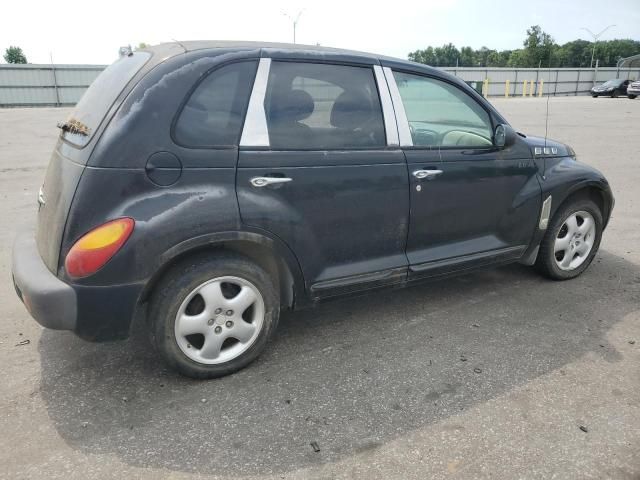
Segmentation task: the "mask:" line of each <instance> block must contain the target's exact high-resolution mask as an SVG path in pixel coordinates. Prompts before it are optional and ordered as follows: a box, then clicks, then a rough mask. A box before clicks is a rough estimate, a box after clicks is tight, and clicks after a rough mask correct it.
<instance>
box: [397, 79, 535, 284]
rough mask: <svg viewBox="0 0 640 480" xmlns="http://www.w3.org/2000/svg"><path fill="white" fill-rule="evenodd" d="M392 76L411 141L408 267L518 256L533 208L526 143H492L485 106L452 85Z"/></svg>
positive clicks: (429, 270)
mask: <svg viewBox="0 0 640 480" xmlns="http://www.w3.org/2000/svg"><path fill="white" fill-rule="evenodd" d="M393 79H394V80H395V84H396V85H397V92H398V93H399V97H400V98H401V100H402V104H403V107H404V110H405V113H406V118H407V121H408V124H409V130H410V137H411V142H410V143H411V144H412V145H406V146H405V153H406V156H407V164H408V168H409V176H410V191H411V194H410V198H411V218H410V228H409V237H408V242H407V256H408V258H409V262H410V265H411V267H410V269H411V274H412V275H413V276H425V275H426V276H429V275H437V274H441V273H446V272H449V271H455V270H461V269H464V268H469V267H470V266H476V265H484V264H490V263H495V262H499V261H508V260H512V259H515V258H519V257H520V256H521V255H522V254H523V253H524V250H525V249H526V247H527V246H528V244H529V241H530V240H531V238H532V235H533V232H534V229H535V228H536V224H537V221H538V217H539V212H540V186H539V183H538V180H537V177H536V173H537V169H536V166H535V164H534V162H533V159H532V158H531V153H530V151H529V149H528V148H527V147H526V145H525V144H524V142H522V141H521V140H520V139H518V140H517V141H516V144H515V145H513V146H510V147H508V148H504V149H498V148H496V147H494V145H493V123H492V120H491V116H490V113H489V112H488V110H487V109H485V108H484V107H483V105H482V104H481V103H480V102H478V101H477V100H476V99H475V98H473V97H472V96H471V95H469V94H468V93H467V92H465V91H464V90H463V89H462V88H460V87H459V86H457V85H455V84H453V83H448V82H446V81H444V80H441V79H437V78H433V77H429V76H422V75H417V74H413V73H404V72H397V71H394V72H393ZM392 88H393V87H392ZM399 121H400V120H399Z"/></svg>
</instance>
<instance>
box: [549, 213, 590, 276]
mask: <svg viewBox="0 0 640 480" xmlns="http://www.w3.org/2000/svg"><path fill="white" fill-rule="evenodd" d="M595 238H596V222H595V220H594V218H593V216H592V215H591V214H590V213H589V212H585V211H579V212H574V213H572V214H571V215H569V217H568V218H567V219H566V220H565V221H564V223H563V224H562V226H561V227H560V230H559V231H558V235H557V236H556V240H555V242H554V256H555V261H556V264H557V265H558V268H560V269H561V270H574V269H576V268H578V267H579V266H580V265H582V264H583V263H584V262H585V260H586V259H587V258H588V257H589V253H591V249H592V248H593V243H594V241H595Z"/></svg>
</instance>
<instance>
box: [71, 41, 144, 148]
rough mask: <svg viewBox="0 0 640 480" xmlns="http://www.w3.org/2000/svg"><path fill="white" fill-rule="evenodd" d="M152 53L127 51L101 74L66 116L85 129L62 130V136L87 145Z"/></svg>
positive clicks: (72, 141) (80, 144)
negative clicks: (128, 53)
mask: <svg viewBox="0 0 640 480" xmlns="http://www.w3.org/2000/svg"><path fill="white" fill-rule="evenodd" d="M150 57H151V54H150V53H148V52H135V53H133V54H132V55H125V56H123V57H121V58H119V59H118V60H116V61H115V62H114V63H112V64H111V65H109V66H108V67H107V68H106V69H105V70H104V71H103V72H102V73H101V74H100V75H98V78H96V79H95V80H94V81H93V83H92V84H91V86H90V87H89V89H88V90H87V91H86V92H85V93H84V95H83V96H82V98H81V99H80V101H79V102H78V104H77V105H76V108H75V109H74V111H73V113H72V114H71V115H70V116H69V118H68V120H67V124H73V125H76V126H78V127H79V128H80V130H82V131H83V132H84V133H82V134H81V133H78V132H77V131H75V130H73V129H72V130H71V131H64V130H63V133H62V136H63V138H64V139H65V140H67V141H68V142H70V143H73V144H75V145H77V146H80V147H83V146H85V145H86V144H87V143H88V142H89V140H90V139H91V135H92V134H93V133H94V132H95V131H96V129H97V128H98V127H99V126H100V122H101V121H102V119H103V118H104V116H105V115H106V114H107V112H108V111H109V108H111V105H113V102H115V100H116V98H118V95H120V92H122V90H124V87H125V86H126V85H127V83H128V82H129V80H131V79H132V78H133V76H134V75H135V74H136V73H138V71H139V70H140V69H141V68H142V66H143V65H144V64H145V63H147V60H149V58H150Z"/></svg>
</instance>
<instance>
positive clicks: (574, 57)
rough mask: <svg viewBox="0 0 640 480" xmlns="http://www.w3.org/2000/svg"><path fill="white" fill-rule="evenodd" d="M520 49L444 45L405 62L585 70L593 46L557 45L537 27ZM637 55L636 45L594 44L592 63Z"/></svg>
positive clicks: (639, 49)
mask: <svg viewBox="0 0 640 480" xmlns="http://www.w3.org/2000/svg"><path fill="white" fill-rule="evenodd" d="M523 46H524V48H521V49H518V50H502V51H496V50H491V49H489V48H487V47H482V48H480V49H479V50H474V49H472V48H471V47H462V48H461V49H460V50H458V49H457V48H456V47H455V46H454V45H453V44H451V43H448V44H446V45H443V46H442V47H435V48H434V47H427V48H425V49H423V50H416V51H415V52H411V53H410V54H409V60H413V61H414V62H419V63H426V64H427V65H433V66H434V67H455V66H456V65H459V66H461V67H516V68H522V67H531V68H538V67H542V68H547V67H570V68H576V67H580V68H588V67H589V65H590V64H591V53H592V51H593V43H592V42H588V41H586V40H573V41H571V42H567V43H565V44H564V45H558V44H556V42H555V41H554V40H553V37H552V36H551V35H549V34H548V33H545V32H544V31H543V30H542V28H541V27H540V26H539V25H533V26H531V27H530V28H529V29H527V37H526V38H525V40H524V42H523ZM637 54H640V41H637V40H630V39H622V40H608V41H603V42H598V43H597V44H596V48H595V55H594V59H595V60H598V61H599V64H600V66H602V67H615V66H616V64H617V63H618V61H619V60H620V59H621V58H625V57H630V56H632V55H637Z"/></svg>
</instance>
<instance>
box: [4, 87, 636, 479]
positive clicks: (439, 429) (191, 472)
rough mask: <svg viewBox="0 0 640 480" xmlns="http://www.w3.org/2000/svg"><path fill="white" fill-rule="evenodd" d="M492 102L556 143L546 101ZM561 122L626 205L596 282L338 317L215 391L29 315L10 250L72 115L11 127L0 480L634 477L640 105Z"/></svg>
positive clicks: (539, 284)
mask: <svg viewBox="0 0 640 480" xmlns="http://www.w3.org/2000/svg"><path fill="white" fill-rule="evenodd" d="M494 104H495V105H496V106H497V108H498V109H499V110H500V111H501V112H503V113H504V114H505V116H506V117H507V118H508V119H509V120H510V122H511V124H512V125H513V126H514V127H515V128H516V129H518V130H520V131H523V132H526V133H530V134H535V135H544V132H545V107H546V100H545V99H538V98H514V99H509V100H506V99H497V100H494ZM549 106H550V117H549V136H550V137H551V138H554V139H556V140H560V141H563V142H566V143H568V144H570V145H571V146H572V147H573V148H574V149H575V150H576V152H577V154H578V158H579V160H581V161H583V162H586V163H589V164H591V165H593V166H595V167H597V168H599V169H600V170H602V171H603V172H604V173H605V175H606V176H607V178H608V179H609V180H610V182H611V183H612V186H613V190H614V194H615V196H616V207H615V209H614V211H613V217H612V220H611V223H610V226H609V227H608V229H607V230H606V231H605V234H604V238H603V242H602V246H601V249H600V252H599V254H598V256H597V257H596V259H595V260H594V263H593V265H592V266H591V267H590V269H589V270H588V271H587V272H586V273H585V274H584V275H583V276H581V277H579V278H577V279H576V280H573V281H569V282H562V283H558V282H552V281H549V280H545V279H543V278H541V277H539V276H538V275H537V274H536V273H535V272H534V271H532V270H531V269H530V268H527V267H524V266H520V265H512V266H508V267H504V268H499V269H494V270H489V271H484V272H479V273H475V274H471V275H468V276H464V277H457V278H454V279H447V280H440V281H438V282H433V283H428V284H424V285H421V286H417V287H413V288H410V289H405V290H400V291H390V292H383V293H377V294H374V295H369V296H362V297H359V298H356V299H350V300H340V301H334V302H328V303H324V304H322V305H321V306H320V307H318V308H316V309H313V310H306V311H302V312H298V313H294V314H286V315H284V317H283V319H282V320H281V323H280V327H279V331H278V334H277V335H276V338H275V339H274V341H272V343H271V344H270V346H269V347H268V349H267V351H266V352H265V354H264V355H263V356H262V357H261V358H260V359H259V360H258V361H257V362H255V363H254V364H252V365H251V366H249V367H248V368H246V369H245V370H243V371H241V372H239V373H237V374H235V375H233V376H230V377H226V378H223V379H220V380H215V381H208V382H197V381H192V380H189V379H186V378H181V377H179V376H177V375H175V374H174V373H171V372H170V371H169V370H167V369H165V368H164V367H163V366H162V365H161V364H160V363H159V362H158V359H157V357H156V356H155V354H154V352H153V351H152V350H151V347H150V345H149V343H148V340H147V337H146V335H145V332H144V331H142V330H143V329H142V328H139V329H137V330H136V331H135V332H134V335H133V337H132V338H131V339H130V340H129V341H127V342H121V343H111V344H91V343H86V342H83V341H82V340H80V339H78V338H76V337H75V336H74V335H73V334H71V333H67V332H55V331H45V330H43V329H41V328H40V327H39V326H38V325H37V324H36V323H35V322H34V321H33V320H31V318H30V317H29V315H28V314H27V312H26V310H25V309H24V307H23V306H22V304H21V303H20V302H19V300H18V299H17V297H16V295H15V293H14V291H13V285H12V283H11V273H10V271H11V244H12V242H13V238H14V236H15V233H16V232H17V231H18V230H19V229H23V228H29V227H32V226H33V224H34V220H35V212H36V205H37V204H36V196H37V191H38V188H39V186H40V184H41V182H42V179H43V177H44V171H45V168H46V163H47V161H48V157H49V154H50V152H51V149H52V147H53V144H54V142H55V138H56V136H57V134H58V130H57V128H56V127H55V124H56V123H57V122H58V121H59V120H61V119H64V118H65V117H66V115H67V114H68V110H66V109H53V108H51V109H14V110H11V109H5V110H0V195H1V197H0V198H1V200H2V201H1V203H0V218H2V227H3V228H2V229H0V279H1V280H0V308H1V309H2V311H1V314H0V319H1V321H0V364H1V365H2V375H1V376H2V382H0V412H1V416H2V417H1V418H2V423H1V425H2V426H1V431H0V478H11V479H16V478H65V479H74V478H78V479H90V478H118V479H121V478H144V479H152V478H153V479H156V478H165V477H166V478H172V479H181V478H209V477H212V478H229V479H231V478H240V477H242V478H245V477H248V478H261V479H262V478H264V479H266V478H269V479H271V478H273V479H280V478H314V479H315V478H318V479H325V478H327V479H328V478H364V479H377V478H380V479H438V478H498V479H514V478H523V479H524V478H532V479H533V478H535V479H539V478H559V479H564V478H580V479H590V478H594V479H595V478H614V479H638V478H640V373H639V372H640V137H639V136H638V133H637V132H638V128H639V127H640V99H636V100H633V101H631V100H628V99H626V98H619V99H610V98H598V99H592V98H589V97H561V98H552V99H551V101H550V105H549ZM312 444H314V445H313V446H312ZM314 447H317V448H314ZM315 450H319V451H315Z"/></svg>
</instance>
